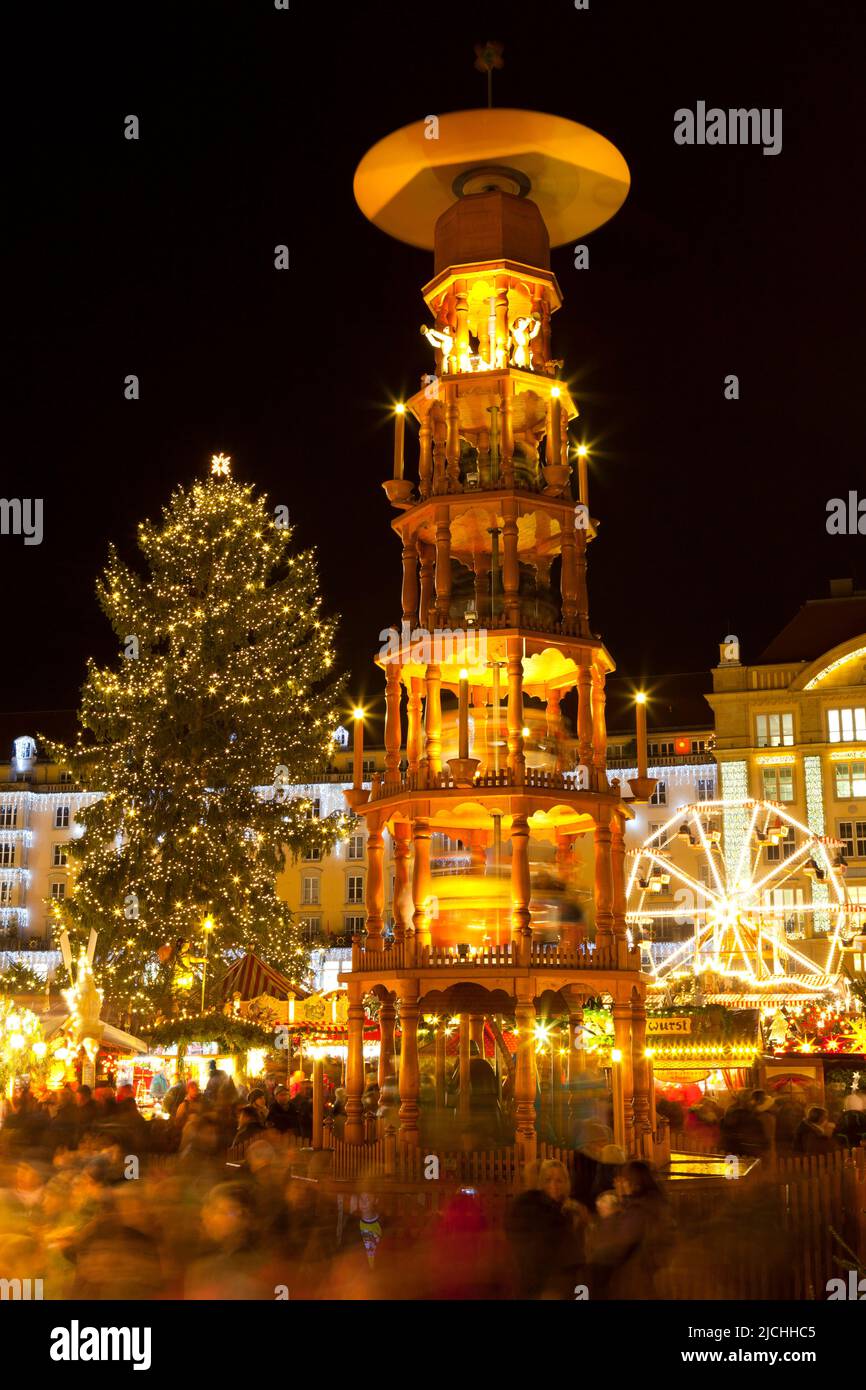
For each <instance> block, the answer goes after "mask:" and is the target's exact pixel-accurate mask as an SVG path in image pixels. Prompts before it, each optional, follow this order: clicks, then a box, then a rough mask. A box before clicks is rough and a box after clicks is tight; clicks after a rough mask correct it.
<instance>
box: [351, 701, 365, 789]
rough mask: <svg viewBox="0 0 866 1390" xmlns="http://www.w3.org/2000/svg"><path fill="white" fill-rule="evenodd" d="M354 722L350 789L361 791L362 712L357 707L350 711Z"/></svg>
mask: <svg viewBox="0 0 866 1390" xmlns="http://www.w3.org/2000/svg"><path fill="white" fill-rule="evenodd" d="M352 718H353V719H354V721H355V737H354V741H353V744H352V753H353V761H352V789H353V790H354V791H356V792H359V791H360V790H361V787H362V786H363V783H364V711H363V710H362V709H361V708H360V707H358V708H357V709H354V710H352Z"/></svg>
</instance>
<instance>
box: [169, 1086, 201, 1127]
mask: <svg viewBox="0 0 866 1390" xmlns="http://www.w3.org/2000/svg"><path fill="white" fill-rule="evenodd" d="M203 1112H204V1100H203V1099H202V1094H201V1088H200V1086H199V1084H198V1082H197V1081H188V1082H187V1083H186V1093H185V1095H184V1098H183V1100H182V1101H181V1102H180V1104H179V1105H178V1107H177V1109H176V1110H175V1112H174V1122H175V1125H176V1126H177V1128H178V1129H181V1130H182V1129H183V1127H184V1125H185V1124H186V1123H187V1121H188V1120H190V1119H192V1117H193V1116H194V1115H201V1114H202V1113H203Z"/></svg>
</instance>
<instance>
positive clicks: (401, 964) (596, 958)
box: [352, 939, 640, 971]
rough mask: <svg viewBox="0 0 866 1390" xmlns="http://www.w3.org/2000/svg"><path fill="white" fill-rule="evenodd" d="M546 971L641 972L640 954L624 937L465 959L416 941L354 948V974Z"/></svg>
mask: <svg viewBox="0 0 866 1390" xmlns="http://www.w3.org/2000/svg"><path fill="white" fill-rule="evenodd" d="M518 965H520V966H526V965H529V966H533V967H535V968H541V969H544V970H637V969H639V968H640V951H639V949H638V948H637V947H633V948H632V949H631V950H628V949H627V946H626V942H625V940H624V939H622V940H619V941H616V940H615V941H613V942H612V943H611V945H610V946H602V947H599V946H596V945H595V944H594V943H590V942H581V943H578V944H577V945H575V946H545V945H542V944H541V943H540V942H532V943H531V944H530V946H529V950H528V953H526V954H521V950H520V948H519V947H517V948H516V947H515V946H514V944H513V943H512V942H510V941H509V942H505V943H503V944H502V945H499V946H495V945H491V946H482V947H477V946H475V947H470V948H468V949H467V950H466V951H465V952H464V953H463V954H462V955H461V953H460V951H459V950H458V948H457V947H456V946H417V945H416V944H415V942H414V941H394V942H392V943H391V944H390V945H388V946H384V947H381V948H379V949H371V948H370V947H369V946H367V945H362V944H360V943H356V944H355V945H353V947H352V970H353V971H374V970H389V971H390V970H410V969H421V970H426V969H431V970H432V969H439V970H485V969H486V970H502V969H511V968H514V967H516V966H518Z"/></svg>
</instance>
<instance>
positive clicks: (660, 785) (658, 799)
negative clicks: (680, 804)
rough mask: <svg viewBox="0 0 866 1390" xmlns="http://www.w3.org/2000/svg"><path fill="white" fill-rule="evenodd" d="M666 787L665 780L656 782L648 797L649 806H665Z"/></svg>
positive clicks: (666, 800) (666, 799)
mask: <svg viewBox="0 0 866 1390" xmlns="http://www.w3.org/2000/svg"><path fill="white" fill-rule="evenodd" d="M667 804H668V788H667V783H666V782H656V784H655V787H654V788H653V794H652V796H651V797H650V806H667Z"/></svg>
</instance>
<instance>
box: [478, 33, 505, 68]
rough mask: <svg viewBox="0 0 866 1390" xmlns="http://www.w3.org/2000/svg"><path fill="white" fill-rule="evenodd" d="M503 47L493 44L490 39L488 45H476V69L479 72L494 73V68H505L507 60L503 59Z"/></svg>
mask: <svg viewBox="0 0 866 1390" xmlns="http://www.w3.org/2000/svg"><path fill="white" fill-rule="evenodd" d="M502 49H503V45H502V44H501V43H492V42H491V41H490V40H489V39H488V41H487V43H477V44H476V45H475V67H476V68H477V69H478V71H479V72H492V71H493V69H494V68H504V67H505V60H504V58H503V57H502Z"/></svg>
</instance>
